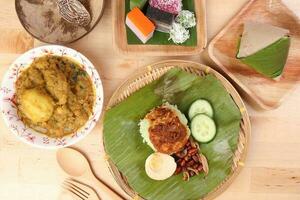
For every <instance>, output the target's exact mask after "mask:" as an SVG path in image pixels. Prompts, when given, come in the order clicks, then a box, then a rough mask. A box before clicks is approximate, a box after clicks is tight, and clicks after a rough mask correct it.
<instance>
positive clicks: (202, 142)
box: [190, 114, 217, 144]
mask: <svg viewBox="0 0 300 200" xmlns="http://www.w3.org/2000/svg"><path fill="white" fill-rule="evenodd" d="M197 116H206V117H208V118H210V119H211V120H212V121H213V122H214V126H215V133H214V136H213V137H212V138H211V139H209V140H204V141H203V140H201V141H200V140H198V139H197V138H196V137H195V136H194V134H193V128H192V123H193V119H195V118H196V117H197ZM193 119H192V120H191V122H190V128H191V135H192V136H193V138H194V139H195V140H196V141H197V142H199V143H201V144H207V143H210V142H211V141H213V140H214V139H215V137H216V135H217V125H216V123H215V121H214V120H213V118H211V117H210V116H208V115H206V114H198V115H196V116H195V117H193ZM194 123H197V122H194Z"/></svg>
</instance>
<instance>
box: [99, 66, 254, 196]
mask: <svg viewBox="0 0 300 200" xmlns="http://www.w3.org/2000/svg"><path fill="white" fill-rule="evenodd" d="M174 67H178V68H181V69H183V70H185V71H187V72H190V73H192V74H196V75H198V76H205V75H206V74H213V75H214V76H215V77H216V78H217V79H218V80H220V81H221V82H222V84H223V86H224V87H225V88H226V90H227V91H228V93H229V94H230V95H231V97H232V99H233V100H234V102H235V104H236V105H237V106H238V107H239V109H240V112H241V115H242V119H241V123H240V128H241V129H240V133H239V141H238V145H237V149H236V151H235V154H234V157H233V164H232V170H231V173H230V175H229V176H228V177H227V178H226V179H225V180H224V181H223V182H222V183H221V184H220V185H219V186H218V187H216V188H215V189H214V190H213V191H211V192H210V193H209V194H207V195H206V196H205V197H204V198H203V199H204V200H210V199H214V198H215V197H216V196H218V195H220V194H221V193H222V192H224V191H225V190H226V189H227V188H228V186H229V185H230V184H231V183H232V182H233V180H234V179H235V178H236V176H237V175H238V174H239V173H240V171H241V170H242V168H243V166H244V161H245V158H246V154H247V150H248V143H249V138H250V134H251V126H250V119H249V115H248V112H247V110H246V107H245V105H244V103H243V100H242V99H241V97H240V95H239V94H238V92H237V91H236V90H235V88H234V87H233V86H232V85H231V83H230V82H229V81H228V80H226V79H225V78H224V77H223V76H222V75H221V74H219V73H218V72H217V71H215V70H213V69H212V68H210V67H208V66H205V65H202V64H199V63H195V62H191V61H183V60H167V61H162V62H158V63H154V64H151V65H148V66H146V67H144V68H142V69H140V70H139V71H138V72H137V73H136V74H135V75H133V76H132V77H131V78H129V79H127V80H126V81H125V82H124V83H123V84H122V85H121V86H120V87H119V88H118V89H117V90H116V91H115V92H114V94H113V95H112V97H111V98H110V100H109V102H108V105H107V107H106V110H109V108H111V107H113V106H114V105H116V104H118V103H119V102H121V101H122V100H124V99H126V98H127V97H128V96H130V95H131V94H132V93H133V92H135V91H137V90H139V89H140V88H142V87H144V86H145V85H147V84H149V83H151V82H152V81H154V80H156V79H158V78H159V77H161V76H162V75H163V74H165V73H166V72H167V71H168V70H170V69H172V68H174ZM104 147H105V145H104ZM107 162H108V167H109V169H110V171H111V173H112V175H113V177H114V179H115V180H116V182H117V183H118V184H119V186H120V187H121V188H122V189H123V190H124V191H125V192H126V193H127V194H128V195H129V196H130V197H132V199H134V200H137V199H143V198H142V197H141V196H139V195H138V194H137V193H136V192H135V191H134V190H133V189H132V188H131V187H130V186H129V185H128V183H127V181H126V177H124V176H123V175H122V174H121V172H120V171H119V170H118V169H117V167H116V166H115V165H114V163H113V162H112V161H111V160H110V159H109V156H108V157H107Z"/></svg>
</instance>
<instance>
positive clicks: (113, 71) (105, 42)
mask: <svg viewBox="0 0 300 200" xmlns="http://www.w3.org/2000/svg"><path fill="white" fill-rule="evenodd" d="M247 1H248V0H228V1H226V3H225V4H226V7H224V5H225V4H224V2H225V1H224V0H209V1H207V19H208V20H207V25H208V39H209V40H210V39H211V38H212V37H213V36H214V35H216V34H217V33H218V31H219V30H221V28H222V27H223V26H224V25H226V24H227V23H228V21H229V19H230V18H231V17H233V16H234V15H235V14H236V12H237V11H238V10H240V9H241V7H242V6H243V4H244V3H246V2H247ZM106 2H107V3H106V6H105V9H104V15H103V18H102V19H101V20H100V22H99V24H98V25H97V26H96V27H95V29H94V30H93V31H92V32H91V33H90V34H88V35H87V36H86V37H84V38H82V39H80V40H79V41H77V42H75V43H72V44H70V45H68V46H70V47H72V48H74V49H76V50H78V51H80V52H82V53H83V54H84V55H85V56H87V57H88V58H89V59H90V60H91V61H92V62H93V64H94V65H95V66H96V67H97V69H98V72H99V73H100V76H101V78H102V80H103V86H104V90H105V98H104V99H105V102H106V103H105V105H107V103H108V100H109V98H110V97H111V95H112V94H113V93H114V91H115V90H116V89H117V87H118V86H119V85H120V84H121V83H122V82H124V81H125V80H127V79H128V77H130V76H132V74H134V73H136V72H138V71H139V70H141V67H142V66H145V65H148V64H151V63H153V62H157V61H160V60H164V59H173V57H146V56H139V57H136V56H125V55H121V54H118V52H117V51H116V50H115V49H114V48H112V47H113V46H112V43H113V42H112V38H113V37H112V35H113V32H112V24H111V21H112V5H113V4H114V3H115V0H112V1H106ZM14 3H15V2H14V1H12V0H11V1H8V0H0V7H1V12H0V37H1V38H2V40H1V41H0V66H1V67H0V79H2V77H3V76H4V73H5V72H6V69H7V68H8V66H9V65H10V64H11V63H12V62H13V61H14V60H15V59H16V58H17V57H18V56H19V55H20V54H22V53H23V52H25V51H27V50H29V49H30V48H33V47H36V46H40V45H42V44H41V43H40V42H38V41H37V40H33V39H32V38H31V37H30V35H28V34H27V33H26V31H25V30H24V29H23V28H22V25H21V24H20V22H19V20H18V17H17V15H16V12H15V9H14ZM12 33H16V34H12ZM3 38H4V39H3ZM27 38H28V39H27ZM180 59H188V60H191V61H196V62H201V63H203V64H206V65H210V66H213V67H215V65H214V64H213V62H211V61H210V59H209V58H208V57H207V53H206V50H205V51H204V52H203V53H202V54H201V55H196V56H185V57H180ZM299 100H300V82H299V83H298V84H297V88H296V90H295V91H293V92H292V94H291V95H290V97H289V98H287V99H286V101H284V103H283V104H282V105H281V107H280V108H279V109H276V110H272V111H269V112H258V111H256V110H253V109H252V108H251V107H250V106H248V105H246V106H247V110H248V111H249V115H250V118H251V124H252V135H251V140H250V145H249V151H248V155H247V159H246V162H245V166H244V169H243V170H242V171H241V173H240V174H239V176H238V177H237V178H236V179H235V180H234V182H233V183H232V185H230V187H229V188H228V189H227V190H226V191H225V192H224V193H223V194H221V195H220V196H219V197H217V198H216V200H270V199H272V200H299V199H300V148H299V146H300V134H299V129H300V120H299V117H300V112H299V110H300V104H299ZM101 129H102V125H101V123H98V124H97V126H96V127H95V128H94V130H93V131H92V132H91V133H90V134H89V135H88V136H87V137H86V138H85V139H84V140H82V141H80V142H79V143H78V144H76V145H75V146H73V147H75V148H77V149H79V150H80V151H82V152H84V153H85V154H86V155H87V157H88V158H89V160H90V161H91V165H92V167H93V169H94V171H95V173H96V174H97V176H98V177H100V178H101V179H103V180H104V181H105V182H106V183H108V184H109V185H111V186H112V187H114V188H115V189H116V190H118V192H121V193H122V189H121V188H120V187H119V186H118V184H117V183H116V182H115V180H114V178H113V177H112V176H111V174H110V172H109V170H108V168H107V165H106V161H105V158H106V157H105V152H104V149H103V145H102V136H101ZM274 130H276V131H274ZM0 133H1V134H0V160H1V165H0V177H1V178H0V199H1V200H2V199H3V200H6V199H7V200H20V199H22V200H23V199H24V200H58V199H60V200H66V199H67V198H58V197H60V193H61V185H62V182H63V180H64V179H65V178H67V176H66V174H64V173H63V172H62V170H61V169H60V168H59V166H58V164H57V162H56V157H55V153H56V152H55V151H44V150H41V149H36V148H32V147H31V146H29V145H26V144H23V143H22V142H20V141H19V140H18V139H17V138H16V137H15V136H14V135H12V134H11V133H10V131H9V129H8V128H7V127H6V125H5V124H4V121H3V118H2V117H0ZM81 181H83V182H84V183H86V184H89V185H91V186H92V187H93V185H92V183H90V182H89V181H85V180H81ZM94 189H95V190H96V191H97V192H98V193H99V195H100V196H101V199H103V200H111V198H109V197H108V196H105V193H104V192H103V191H101V190H100V189H99V188H94ZM123 194H124V195H125V193H123ZM127 199H131V198H130V197H128V198H127Z"/></svg>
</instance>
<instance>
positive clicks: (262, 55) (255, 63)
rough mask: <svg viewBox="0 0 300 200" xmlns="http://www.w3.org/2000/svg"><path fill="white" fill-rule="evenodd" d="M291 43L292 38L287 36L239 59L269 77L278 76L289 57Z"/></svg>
mask: <svg viewBox="0 0 300 200" xmlns="http://www.w3.org/2000/svg"><path fill="white" fill-rule="evenodd" d="M290 44H291V39H290V37H288V36H287V37H284V38H281V39H280V40H278V41H277V42H275V43H273V44H271V45H269V46H268V47H266V48H264V49H262V50H260V51H259V52H257V53H255V54H253V55H250V56H248V57H244V58H238V59H239V60H240V61H241V62H242V63H244V64H247V65H248V66H250V67H251V68H253V69H254V70H256V71H257V72H258V73H260V74H262V75H264V76H266V77H268V78H276V77H278V76H280V75H281V74H282V72H283V69H284V66H285V64H286V61H287V58H288V54H289V48H290Z"/></svg>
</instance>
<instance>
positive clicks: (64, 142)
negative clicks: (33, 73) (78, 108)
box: [0, 45, 104, 149]
mask: <svg viewBox="0 0 300 200" xmlns="http://www.w3.org/2000/svg"><path fill="white" fill-rule="evenodd" d="M47 54H48V55H49V54H50V55H58V56H67V57H70V58H72V59H74V60H76V61H77V62H78V63H80V64H81V66H82V68H84V69H85V70H86V72H87V73H88V74H89V76H90V78H91V80H92V82H93V85H94V88H95V94H96V100H95V104H94V108H93V114H92V115H91V116H90V118H89V120H88V121H87V122H86V124H85V125H84V126H83V127H81V128H80V129H79V130H78V131H77V132H75V133H73V134H70V135H67V136H65V137H62V138H51V137H48V136H47V135H44V134H41V133H38V132H36V131H34V130H33V129H31V128H29V127H27V126H25V125H24V124H23V122H22V121H21V119H20V118H19V117H18V115H17V107H16V103H15V82H16V80H17V78H18V76H19V75H20V73H21V72H22V71H23V70H24V69H26V68H27V67H29V66H30V64H31V63H32V61H33V60H34V59H35V58H37V57H41V56H44V55H47ZM103 98H104V95H103V87H102V82H101V79H100V77H99V74H98V72H97V70H96V68H95V67H94V65H93V64H92V63H91V62H90V61H89V60H88V59H87V58H86V57H85V56H83V55H82V54H81V53H79V52H77V51H75V50H73V49H70V48H67V47H64V46H58V45H48V46H42V47H38V48H35V49H32V50H30V51H28V52H26V53H24V54H23V55H22V56H20V57H19V58H17V59H16V60H15V61H14V63H13V64H12V65H11V66H10V67H9V69H8V71H7V72H6V74H5V76H4V78H3V82H2V86H1V89H0V103H1V113H2V114H3V117H4V121H5V123H6V124H7V126H8V127H9V129H10V130H11V131H12V132H13V133H14V134H15V135H16V136H17V137H18V138H19V139H21V140H22V141H23V142H25V143H27V144H30V145H33V146H35V147H40V148H47V149H57V148H61V147H66V146H69V145H72V144H74V143H76V142H78V141H79V140H81V139H82V138H83V137H84V136H86V135H87V134H88V133H89V132H90V131H91V130H92V129H93V127H94V126H95V124H96V123H97V121H98V119H99V117H100V114H101V112H102V106H103V100H104V99H103Z"/></svg>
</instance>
